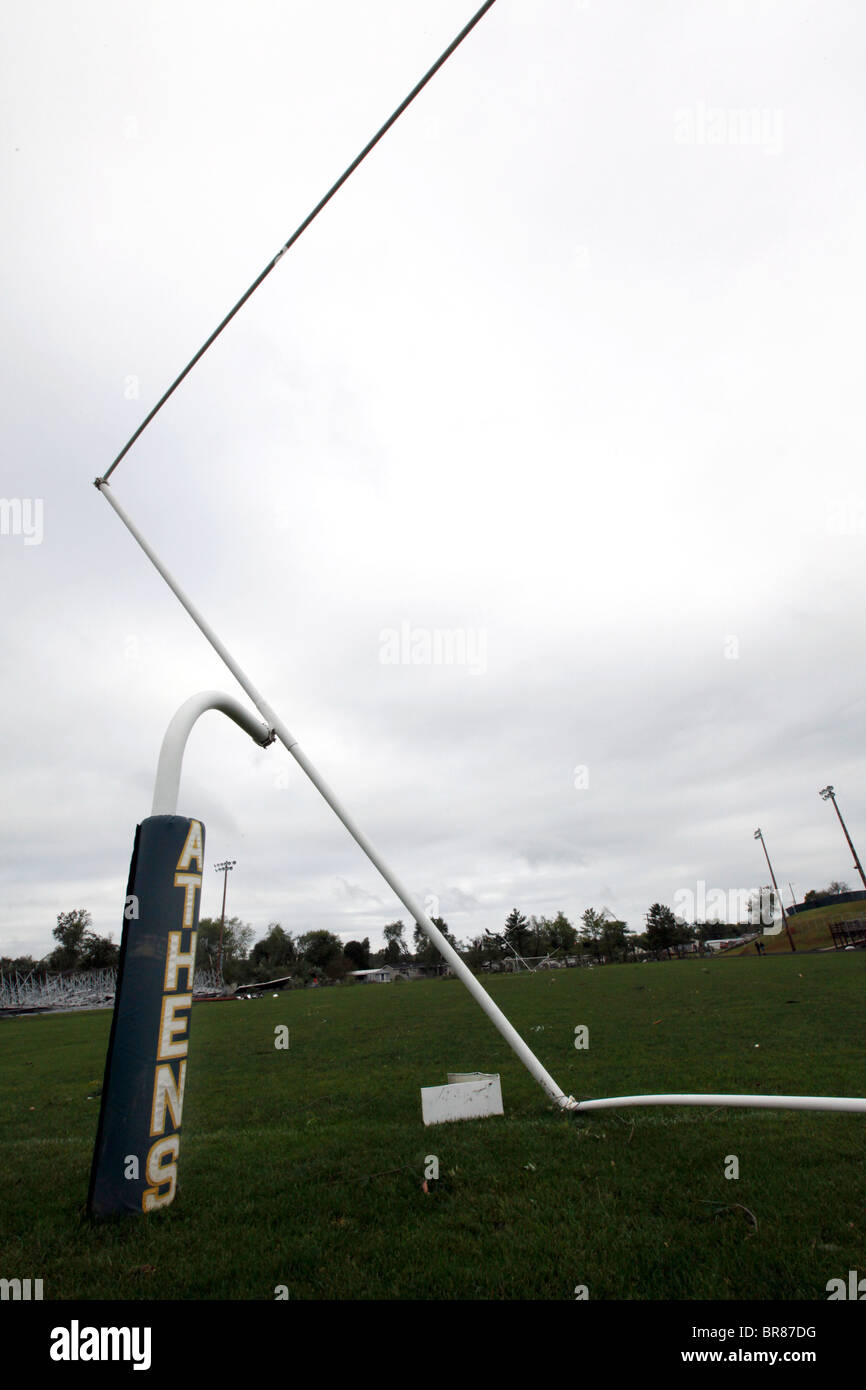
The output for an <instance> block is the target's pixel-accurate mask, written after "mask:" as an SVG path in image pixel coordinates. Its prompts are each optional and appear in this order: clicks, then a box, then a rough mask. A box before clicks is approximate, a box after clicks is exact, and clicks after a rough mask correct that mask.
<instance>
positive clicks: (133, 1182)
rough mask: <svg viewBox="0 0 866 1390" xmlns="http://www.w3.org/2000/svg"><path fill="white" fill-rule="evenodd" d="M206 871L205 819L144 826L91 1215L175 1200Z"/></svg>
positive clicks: (123, 949) (132, 879) (130, 891)
mask: <svg viewBox="0 0 866 1390" xmlns="http://www.w3.org/2000/svg"><path fill="white" fill-rule="evenodd" d="M203 870H204V826H203V825H202V823H201V821H197V820H188V819H187V818H186V817H185V816H149V817H148V818H147V819H146V820H143V821H142V822H141V825H139V826H138V827H137V829H136V833H135V844H134V847H133V851H132V862H131V864H130V869H129V883H128V886H127V893H126V904H125V906H124V914H123V915H124V921H123V934H122V937H121V944H120V962H119V966H118V974H117V991H116V994H115V998H114V1015H113V1018H112V1022H111V1035H110V1038H109V1042H108V1055H107V1058H106V1062H105V1076H104V1079H103V1084H102V1103H101V1106H100V1111H99V1127H98V1129H97V1134H96V1145H95V1148H94V1152H93V1163H92V1167H91V1172H90V1188H89V1192H88V1197H87V1211H88V1215H90V1216H99V1217H105V1216H114V1215H117V1214H119V1213H121V1212H150V1211H157V1210H159V1209H160V1208H162V1207H167V1206H169V1205H170V1204H171V1203H172V1202H173V1201H174V1197H175V1193H176V1191H177V1163H178V1156H179V1153H180V1128H181V1118H182V1114H183V1101H184V1091H185V1087H186V1069H187V1052H188V1048H189V1029H190V1018H191V1010H192V996H193V980H194V976H195V948H196V941H197V938H198V918H199V905H200V901H201V883H202V873H203Z"/></svg>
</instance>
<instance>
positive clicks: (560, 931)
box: [545, 910, 577, 951]
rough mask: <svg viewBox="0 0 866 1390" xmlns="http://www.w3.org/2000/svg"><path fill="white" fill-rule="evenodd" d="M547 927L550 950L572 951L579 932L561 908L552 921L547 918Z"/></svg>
mask: <svg viewBox="0 0 866 1390" xmlns="http://www.w3.org/2000/svg"><path fill="white" fill-rule="evenodd" d="M545 927H546V930H547V948H548V950H549V951H572V950H573V949H574V947H575V946H576V945H577V932H576V931H575V929H574V927H573V926H572V925H571V923H570V922H569V920H568V918H567V917H566V915H565V913H564V912H562V911H561V910H560V911H559V912H557V914H556V916H555V917H554V919H553V921H552V922H550V921H546V920H545Z"/></svg>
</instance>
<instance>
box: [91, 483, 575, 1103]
mask: <svg viewBox="0 0 866 1390" xmlns="http://www.w3.org/2000/svg"><path fill="white" fill-rule="evenodd" d="M95 486H96V487H97V488H98V489H99V491H100V492H101V493H102V495H103V497H104V498H105V499H106V501H108V502H109V503H110V504H111V506H112V507H113V508H114V510H115V512H116V513H117V515H118V516H119V517H120V519H121V521H122V522H123V524H124V526H125V527H126V529H127V530H128V531H129V533H130V535H131V536H132V537H133V538H134V539H135V540H136V541H137V542H138V544H139V545H140V546H141V549H142V550H143V551H144V553H145V555H146V556H147V557H148V559H149V560H150V562H151V564H153V565H154V567H155V568H156V569H157V570H158V571H159V573H160V574H161V575H162V577H163V579H164V580H165V582H166V584H167V585H168V586H169V588H170V589H171V591H172V593H173V594H174V595H175V597H176V598H177V599H179V601H180V602H181V603H182V604H183V606H184V608H185V609H186V611H187V613H189V615H190V617H191V618H192V620H193V622H194V623H195V625H196V627H197V628H198V629H199V631H200V632H201V633H202V635H203V636H204V637H206V638H207V640H208V642H210V644H211V646H212V647H213V649H214V651H215V652H216V653H217V655H218V656H220V657H221V658H222V660H223V661H224V662H225V664H226V666H228V668H229V670H230V671H231V673H232V675H233V676H234V678H235V680H236V681H237V682H238V684H239V685H240V686H241V687H242V689H243V690H245V691H246V693H247V695H249V697H250V699H251V700H252V702H253V704H254V705H255V707H256V709H257V710H258V711H259V713H260V714H261V715H262V717H263V718H264V719H266V720H267V722H268V728H269V729H272V730H273V732H274V733H275V734H276V736H277V738H278V739H279V740H280V743H282V744H283V746H284V747H285V748H287V749H288V751H289V752H290V753H291V755H292V757H293V758H294V759H295V761H296V762H297V763H298V764H299V765H300V766H301V767H302V768H303V770H304V772H305V773H306V774H307V776H308V777H309V779H310V781H311V782H312V783H313V786H314V787H316V789H317V790H318V791H319V792H321V794H322V796H323V797H324V798H325V800H326V801H327V803H328V805H329V806H330V807H331V810H332V811H334V813H335V814H336V815H337V816H338V817H339V819H340V820H341V821H342V822H343V825H344V826H345V827H346V829H347V830H348V832H349V834H350V835H351V836H352V838H353V839H354V840H355V841H356V843H357V844H358V845H360V847H361V849H362V850H363V851H364V853H365V854H366V856H367V858H368V859H369V860H370V861H371V863H373V864H374V865H375V867H376V868H377V869H378V870H379V873H380V874H381V875H382V877H383V878H384V880H385V882H386V883H387V884H388V886H389V887H390V888H391V889H393V891H394V893H395V894H396V896H397V897H398V898H399V900H400V902H401V903H402V904H403V906H404V907H405V908H406V910H407V912H410V913H411V914H412V919H413V921H415V922H417V923H418V925H419V926H420V927H421V928H422V930H423V931H424V932H426V934H427V936H428V937H429V938H430V940H431V941H432V942H433V944H434V946H436V947H437V949H438V950H439V952H440V953H441V954H442V955H443V956H444V957H445V960H446V961H447V962H448V964H449V965H450V967H451V969H452V970H453V971H454V974H455V975H456V976H457V978H458V979H459V980H461V981H462V982H463V984H464V985H465V986H466V988H467V989H468V990H469V992H470V994H471V995H472V996H473V998H474V999H475V1000H476V1002H477V1003H478V1004H479V1005H480V1006H481V1008H482V1009H483V1010H484V1012H485V1014H486V1015H487V1017H488V1018H489V1019H490V1021H491V1023H492V1024H493V1025H494V1027H495V1028H497V1029H498V1030H499V1032H500V1033H501V1034H502V1036H503V1038H504V1039H505V1041H506V1042H507V1043H508V1045H509V1046H510V1047H511V1048H512V1050H513V1051H514V1052H516V1053H517V1056H518V1057H519V1058H520V1060H521V1062H522V1063H523V1065H524V1066H525V1067H526V1069H527V1071H529V1072H530V1074H531V1075H532V1076H533V1077H534V1078H535V1080H536V1081H537V1082H538V1083H539V1085H540V1086H542V1087H543V1088H544V1090H545V1091H546V1092H547V1094H548V1095H549V1096H550V1097H551V1099H552V1100H555V1101H556V1103H557V1105H559V1106H561V1107H562V1108H563V1109H567V1110H573V1109H575V1108H576V1106H577V1101H575V1100H574V1098H573V1097H572V1096H566V1094H565V1092H564V1091H563V1090H562V1089H561V1088H560V1087H559V1086H557V1084H556V1082H555V1081H554V1080H553V1077H552V1076H550V1074H549V1073H548V1072H547V1071H546V1070H545V1068H544V1067H543V1066H542V1065H541V1063H540V1062H539V1060H538V1058H537V1057H536V1055H535V1053H534V1052H533V1051H532V1049H531V1048H529V1047H528V1046H527V1045H526V1043H525V1042H524V1041H523V1039H522V1038H521V1036H520V1034H519V1033H518V1032H517V1030H516V1028H514V1027H512V1025H511V1024H510V1023H509V1021H508V1019H507V1018H506V1017H505V1015H504V1013H503V1012H502V1010H501V1009H499V1008H497V1006H496V1004H494V1002H493V1000H492V999H491V998H490V995H489V994H488V993H487V991H486V990H485V989H484V988H483V987H482V986H481V985H480V984H479V982H478V980H476V978H475V976H474V975H473V974H472V971H471V970H469V969H468V967H467V966H466V965H465V964H464V963H463V961H462V960H461V959H460V957H459V956H458V954H457V952H456V951H455V950H454V948H453V946H451V945H450V943H449V942H448V941H447V940H446V938H445V937H444V936H443V935H442V933H441V932H440V931H439V930H438V928H437V927H435V926H434V925H433V923H432V922H431V921H430V918H429V917H428V916H427V914H426V912H424V911H423V909H422V908H421V906H420V904H419V903H418V902H416V900H415V898H414V897H413V896H412V894H411V893H410V892H409V890H408V889H407V888H405V887H404V885H403V884H402V883H401V882H400V880H399V879H398V878H397V875H396V874H395V873H394V872H393V871H392V870H391V869H390V868H389V867H388V865H387V864H386V863H385V861H384V860H383V859H382V857H381V855H379V854H378V852H377V851H376V850H375V849H374V848H373V846H372V845H371V843H370V841H369V840H368V839H367V837H366V835H364V833H363V832H362V831H361V829H360V827H359V826H357V825H356V824H355V821H354V820H353V819H352V817H351V816H350V815H349V813H348V811H346V809H345V808H344V807H343V805H342V804H341V802H340V801H339V800H338V799H337V797H336V795H335V793H334V792H333V791H331V788H330V787H329V786H328V784H327V783H326V782H325V781H324V779H323V778H322V777H320V776H319V773H318V772H317V771H316V769H315V768H314V767H313V764H312V763H311V762H310V760H309V758H307V756H306V754H305V753H303V752H302V750H301V749H300V747H299V746H298V740H297V739H296V738H294V737H293V736H292V734H290V733H289V731H288V729H287V728H286V726H285V724H283V722H282V720H280V719H279V718H278V717H277V715H276V714H275V713H274V711H273V710H272V709H271V706H270V705H269V704H268V703H267V701H266V700H265V699H264V697H263V696H262V695H261V694H260V693H259V691H258V690H257V689H256V687H255V686H254V685H253V683H252V681H251V680H250V679H249V678H248V677H247V676H246V675H245V674H244V672H243V671H242V670H241V668H240V666H238V664H237V662H236V661H235V660H234V658H233V657H232V656H231V655H230V654H229V652H228V651H227V649H226V648H225V647H224V646H223V644H222V642H221V641H220V639H219V638H218V637H217V635H216V633H215V632H214V631H213V629H212V628H211V626H210V625H209V623H207V622H206V620H205V619H204V617H203V616H202V615H201V613H200V612H199V611H198V609H197V608H196V607H195V605H194V604H193V603H192V601H191V600H190V599H189V598H187V596H186V594H185V593H184V592H183V590H182V589H181V588H180V586H179V585H178V583H177V581H176V580H175V579H174V578H173V577H172V575H171V574H170V573H169V571H168V570H167V569H166V567H165V565H164V564H163V563H162V561H161V560H160V559H159V558H158V556H157V555H156V554H155V553H154V551H153V550H152V549H151V547H150V546H149V545H148V543H147V541H146V540H145V539H144V537H143V536H142V534H141V532H140V531H139V530H138V528H137V527H136V526H135V524H134V523H133V521H132V520H131V518H130V517H129V516H128V515H127V514H126V512H125V511H124V509H123V508H122V507H121V505H120V503H119V502H118V501H117V499H116V498H115V496H114V494H113V492H112V490H111V488H110V486H109V485H108V483H107V482H106V481H105V479H104V478H97V479H96V480H95Z"/></svg>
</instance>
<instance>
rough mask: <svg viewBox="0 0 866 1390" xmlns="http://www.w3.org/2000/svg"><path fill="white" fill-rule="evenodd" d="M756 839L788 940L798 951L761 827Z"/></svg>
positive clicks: (794, 949)
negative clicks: (765, 863) (768, 872)
mask: <svg viewBox="0 0 866 1390" xmlns="http://www.w3.org/2000/svg"><path fill="white" fill-rule="evenodd" d="M755 839H756V840H760V842H761V848H762V849H763V851H764V858H765V859H766V861H767V868H768V869H769V870H770V878H771V879H772V880H773V887H774V888H775V890H776V897H777V898H778V900H779V906H780V908H781V909H782V921H783V922H784V923H785V931H786V932H787V933H788V941H789V943H790V946H791V950H792V951H796V949H797V947H796V946H795V945H794V938H793V936H792V935H791V928H790V927H789V926H788V914H787V912H786V911H785V904H784V903H783V902H782V894H781V893H780V892H779V885H778V883H777V882H776V875H775V874H774V873H773V866H772V864H771V863H770V856H769V854H767V846H766V845H765V844H764V837H763V835H762V834H761V830H760V827H759V828H758V829H757V830H756V831H755Z"/></svg>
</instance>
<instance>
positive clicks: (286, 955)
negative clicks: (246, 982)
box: [249, 922, 297, 980]
mask: <svg viewBox="0 0 866 1390" xmlns="http://www.w3.org/2000/svg"><path fill="white" fill-rule="evenodd" d="M296 960H297V951H296V949H295V943H294V940H293V939H292V933H291V932H288V931H286V930H285V928H284V927H282V926H281V925H280V923H279V922H271V924H270V926H269V927H268V930H267V932H266V933H265V935H264V936H263V937H262V939H261V940H260V941H257V942H256V944H255V946H254V947H253V949H252V950H251V951H250V957H249V963H250V974H251V975H252V976H253V977H254V978H255V979H256V980H269V979H274V978H276V977H277V976H280V975H288V974H289V968H290V966H292V965H294V964H295V962H296Z"/></svg>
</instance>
